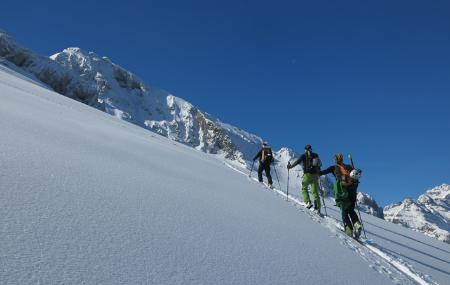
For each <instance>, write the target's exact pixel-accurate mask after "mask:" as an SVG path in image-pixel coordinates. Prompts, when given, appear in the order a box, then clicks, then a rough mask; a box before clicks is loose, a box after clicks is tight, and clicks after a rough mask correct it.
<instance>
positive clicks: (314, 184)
mask: <svg viewBox="0 0 450 285" xmlns="http://www.w3.org/2000/svg"><path fill="white" fill-rule="evenodd" d="M297 164H300V165H301V166H302V168H303V178H302V194H303V201H304V202H305V203H306V207H307V208H308V209H310V208H311V207H312V206H313V205H312V204H311V200H310V199H309V194H308V187H309V186H310V185H311V192H312V195H313V197H314V210H315V212H316V213H317V214H320V197H319V193H318V188H319V183H318V182H319V172H320V166H321V163H320V159H319V155H318V154H317V153H314V152H312V147H311V145H309V144H308V145H306V146H305V153H304V154H302V155H301V156H300V157H299V158H298V159H297V160H296V161H295V162H294V163H293V164H291V163H290V162H288V165H287V168H288V169H291V168H293V167H295V166H296V165H297Z"/></svg>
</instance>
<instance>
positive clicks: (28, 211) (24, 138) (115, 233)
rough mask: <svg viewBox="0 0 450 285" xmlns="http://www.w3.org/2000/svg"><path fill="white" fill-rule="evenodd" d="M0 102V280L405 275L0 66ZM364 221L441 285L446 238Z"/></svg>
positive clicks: (191, 153)
mask: <svg viewBox="0 0 450 285" xmlns="http://www.w3.org/2000/svg"><path fill="white" fill-rule="evenodd" d="M0 100H1V102H2V103H1V104H0V131H1V133H2V139H1V140H0V164H1V166H2V171H1V172H0V181H1V184H0V225H1V227H0V243H1V245H2V246H1V247H0V257H1V258H0V262H1V266H0V268H1V269H0V280H2V284H36V283H40V284H61V283H64V284H74V283H81V284H180V283H181V284H299V283H300V284H389V283H392V282H395V283H398V284H412V283H413V282H414V281H413V280H415V279H412V278H411V277H410V276H407V275H405V274H404V272H402V271H401V270H399V269H398V268H397V267H395V266H393V265H392V263H391V262H387V261H386V260H385V259H383V258H381V257H380V256H378V255H374V254H373V252H371V251H370V250H368V249H367V248H366V247H364V246H362V245H360V244H359V243H356V242H354V241H353V240H351V239H349V238H346V237H345V236H343V235H342V234H341V233H339V232H338V231H336V228H335V227H334V226H333V224H332V223H331V224H329V223H324V222H320V221H318V220H317V218H315V216H314V215H311V213H310V212H309V211H306V210H305V209H304V208H302V207H300V208H299V207H296V206H295V204H293V203H292V202H291V203H286V202H285V201H284V199H280V196H277V195H273V194H272V193H271V192H270V191H268V190H267V189H266V188H264V187H262V186H261V185H260V184H258V183H254V182H252V181H249V180H248V178H247V177H245V175H241V174H240V173H237V172H236V171H233V170H232V169H231V168H230V167H228V166H227V165H225V164H224V163H223V161H222V160H220V159H217V158H215V157H212V156H209V155H206V154H204V153H203V152H200V151H198V150H195V149H192V148H189V147H187V146H184V145H181V144H178V143H176V142H173V141H171V140H168V139H167V138H164V137H161V136H157V135H154V134H152V133H149V132H147V131H145V130H144V129H142V128H139V127H136V126H134V125H132V124H129V123H127V122H125V121H122V120H119V119H117V118H114V117H112V116H109V115H107V114H105V113H102V112H99V111H97V110H95V109H92V108H90V107H88V106H86V105H83V104H80V103H78V102H76V101H73V100H70V99H68V98H66V97H62V96H59V95H57V94H56V93H53V92H51V91H49V90H48V89H44V88H42V87H39V86H38V85H36V84H34V83H32V82H30V81H25V80H23V79H22V78H20V77H17V76H16V74H15V73H14V71H12V70H10V69H8V68H5V67H0ZM328 211H329V212H330V215H332V214H333V212H336V211H337V210H336V209H331V208H329V209H328ZM364 219H367V221H366V224H367V231H368V234H369V235H372V237H374V238H375V239H376V240H377V242H379V243H380V245H378V246H381V250H382V251H383V254H388V255H390V256H392V258H393V261H395V262H400V263H401V264H403V265H404V266H405V268H411V272H413V274H417V276H416V275H414V276H416V278H419V279H418V280H425V281H426V282H429V283H432V282H434V281H437V282H439V283H441V284H446V283H448V281H449V273H448V260H449V258H450V254H449V252H450V248H449V247H448V245H445V244H443V243H440V242H438V241H435V240H432V239H429V238H426V237H423V236H422V235H420V236H418V235H419V234H416V233H414V232H411V231H408V230H407V229H404V228H402V227H396V225H393V224H388V223H386V222H384V221H383V220H380V219H376V218H374V217H369V216H367V215H364ZM392 227H395V228H392ZM379 228H381V229H379ZM380 232H382V233H380ZM415 234H416V235H415ZM381 235H383V236H381ZM384 238H386V239H387V240H386V244H392V246H391V247H389V246H385V245H384ZM408 250H409V251H412V252H413V253H412V254H410V253H408V252H406V251H408ZM395 254H397V255H395ZM400 254H401V257H402V258H404V259H405V261H402V260H401V259H399V255H400ZM408 256H409V257H410V258H411V259H408ZM413 260H416V262H412V261H413ZM421 272H422V273H421ZM424 274H425V275H424ZM426 274H428V275H429V276H426ZM433 280H434V281H433Z"/></svg>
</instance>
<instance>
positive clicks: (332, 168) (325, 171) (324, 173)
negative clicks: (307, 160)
mask: <svg viewBox="0 0 450 285" xmlns="http://www.w3.org/2000/svg"><path fill="white" fill-rule="evenodd" d="M330 173H333V174H334V165H333V166H330V167H328V168H327V169H325V170H322V171H320V176H322V175H327V174H330Z"/></svg>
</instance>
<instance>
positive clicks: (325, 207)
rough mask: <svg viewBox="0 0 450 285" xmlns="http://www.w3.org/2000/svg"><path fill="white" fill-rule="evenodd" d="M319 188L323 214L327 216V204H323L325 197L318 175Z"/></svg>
mask: <svg viewBox="0 0 450 285" xmlns="http://www.w3.org/2000/svg"><path fill="white" fill-rule="evenodd" d="M319 188H320V190H321V192H322V195H320V196H322V202H323V208H324V209H325V216H328V214H327V205H326V204H325V198H324V191H323V187H322V181H321V180H320V176H319Z"/></svg>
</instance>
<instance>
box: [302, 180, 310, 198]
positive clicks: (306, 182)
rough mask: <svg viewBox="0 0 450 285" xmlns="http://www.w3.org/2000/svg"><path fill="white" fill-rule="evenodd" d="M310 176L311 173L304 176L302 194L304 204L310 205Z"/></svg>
mask: <svg viewBox="0 0 450 285" xmlns="http://www.w3.org/2000/svg"><path fill="white" fill-rule="evenodd" d="M310 180H311V179H310V174H309V173H305V174H303V179H302V194H303V202H305V203H306V204H308V203H309V204H310V203H311V201H310V200H309V194H308V186H309V184H310Z"/></svg>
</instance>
